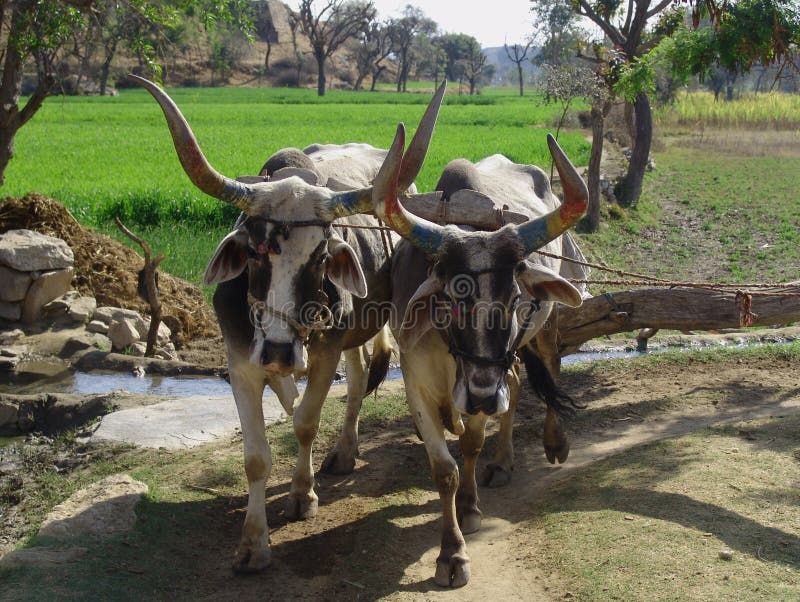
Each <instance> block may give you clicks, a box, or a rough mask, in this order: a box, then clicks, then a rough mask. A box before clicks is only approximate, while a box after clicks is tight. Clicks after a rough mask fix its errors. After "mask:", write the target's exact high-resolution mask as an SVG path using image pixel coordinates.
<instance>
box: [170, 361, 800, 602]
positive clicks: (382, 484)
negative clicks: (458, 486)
mask: <svg viewBox="0 0 800 602" xmlns="http://www.w3.org/2000/svg"><path fill="white" fill-rule="evenodd" d="M739 361H741V360H739ZM566 380H567V381H568V382H567V387H568V389H569V390H570V391H571V392H572V393H573V394H574V395H576V396H579V397H580V398H582V399H584V400H585V401H588V402H589V407H588V408H587V409H586V410H584V411H582V412H581V414H580V416H579V417H578V418H577V419H576V420H575V421H573V423H572V424H571V425H570V427H569V430H570V431H571V432H570V436H571V441H572V452H571V455H570V458H569V460H568V462H567V464H566V465H564V466H562V467H552V466H550V465H549V464H547V462H546V460H545V458H544V455H543V453H542V450H541V440H540V433H541V413H540V410H539V407H538V406H537V405H536V404H534V403H531V402H530V394H529V392H527V391H526V392H525V393H524V399H525V400H527V401H526V402H524V403H523V407H522V408H521V410H520V412H519V415H518V421H517V426H516V429H515V437H514V440H515V445H516V458H517V460H516V468H515V473H514V478H513V481H512V483H511V484H510V485H509V486H508V487H505V488H501V489H490V490H482V492H481V498H482V502H481V508H482V510H483V512H484V523H483V528H482V530H481V531H480V532H479V533H477V534H475V535H470V536H468V537H467V545H468V549H469V553H470V556H471V558H472V565H473V566H472V580H471V581H470V583H469V584H468V585H467V586H466V587H465V588H463V589H461V590H455V591H443V590H442V589H440V588H438V587H436V586H435V585H434V584H433V582H432V579H431V577H432V574H433V567H434V560H435V557H436V555H437V553H438V541H439V534H438V525H439V504H438V500H437V496H436V494H435V492H434V491H432V485H431V481H430V476H429V469H428V465H427V459H426V457H425V453H424V449H423V447H422V444H421V443H420V442H419V441H418V440H417V439H416V437H415V436H414V435H413V429H412V428H411V425H410V422H409V421H408V420H403V421H400V422H399V423H392V424H391V425H390V426H389V427H387V428H386V429H383V430H380V431H378V430H375V431H372V432H367V433H365V434H364V435H363V437H362V445H361V458H360V460H359V462H358V465H357V467H356V471H355V473H354V474H352V475H349V476H346V477H329V476H326V475H318V477H317V481H318V486H317V492H318V494H319V496H320V511H319V515H318V517H317V518H316V519H314V520H311V521H306V522H301V523H289V522H287V521H286V520H285V519H284V518H283V516H282V507H283V500H284V498H285V496H286V494H287V492H288V486H289V478H290V474H291V464H290V461H289V460H288V459H280V460H279V461H278V464H277V466H276V468H275V471H274V477H273V478H272V479H271V483H270V486H269V488H268V491H267V495H268V502H267V503H268V516H269V520H270V524H271V526H272V546H273V553H274V555H273V559H274V560H273V566H272V567H271V568H270V570H269V571H268V572H267V573H265V574H263V575H257V576H253V577H246V578H241V577H234V576H233V575H232V574H231V573H230V571H229V569H228V566H227V564H228V560H229V558H230V557H231V554H232V551H233V549H234V548H235V545H236V542H237V538H238V530H239V528H240V526H241V521H242V519H243V513H242V510H241V509H242V508H243V506H244V498H240V499H236V500H229V499H218V500H217V501H216V502H215V503H213V504H212V506H213V507H212V508H209V509H208V512H209V513H212V512H213V513H215V514H217V516H218V518H219V520H218V521H216V522H214V523H213V525H214V529H213V532H203V533H191V535H190V540H189V541H187V544H188V545H190V546H191V548H192V549H193V550H195V552H194V553H196V554H197V561H198V564H197V567H196V571H193V574H192V575H191V576H189V575H183V576H179V579H178V581H177V582H175V581H173V584H174V585H175V587H176V589H177V592H176V594H177V595H178V597H181V596H182V595H184V596H186V597H187V598H188V597H191V598H193V599H205V600H212V599H213V600H234V599H236V600H241V599H255V598H263V596H264V595H268V596H269V598H270V599H276V600H284V599H313V600H333V599H342V600H344V599H348V600H350V599H359V600H377V599H389V600H440V599H442V600H446V599H456V598H457V599H459V600H482V601H483V600H487V599H494V600H504V601H505V600H528V601H530V600H549V599H555V598H557V597H558V596H559V595H560V594H558V592H557V591H556V590H557V576H549V575H543V574H542V573H541V570H540V569H539V568H538V566H537V560H536V554H537V551H536V550H535V549H533V548H532V547H531V546H529V545H525V543H526V529H529V527H528V526H527V525H526V523H525V521H526V519H527V518H529V517H530V515H531V512H532V510H533V509H534V508H535V507H536V500H537V496H538V494H539V493H541V492H542V491H544V490H545V488H546V487H547V486H548V484H550V483H552V482H554V480H555V479H563V478H567V477H568V476H569V475H570V473H571V472H572V471H574V470H575V469H577V468H580V467H584V466H586V465H588V464H590V463H592V462H595V461H597V460H598V459H600V458H603V457H606V456H608V455H611V454H616V453H620V452H623V451H624V450H626V449H629V448H630V447H632V446H635V445H640V444H644V443H648V442H652V441H655V440H658V439H661V438H664V437H670V436H675V435H680V434H683V433H687V432H690V431H694V430H698V429H701V428H704V427H706V426H708V425H710V424H715V423H719V422H722V421H733V420H743V419H750V418H756V417H764V416H775V415H786V414H790V413H795V412H800V369H799V368H798V367H797V366H795V365H793V364H792V363H791V362H790V361H788V360H782V359H775V358H772V359H761V360H755V361H753V362H752V363H750V364H742V363H738V362H737V361H731V362H723V363H713V364H702V363H692V362H690V365H675V364H664V365H653V366H643V365H641V364H636V363H634V364H631V365H630V367H627V368H624V369H614V370H613V371H605V370H603V369H596V370H584V371H580V372H578V373H576V374H572V375H568V376H567V377H566ZM494 440H495V437H494V434H492V435H490V437H489V438H488V440H487V448H488V449H486V450H485V451H484V458H488V457H490V453H491V452H492V448H493V445H494ZM452 449H453V453H454V455H455V454H456V443H455V441H453V442H452ZM487 452H489V453H487ZM320 456H321V454H319V453H318V454H317V457H320ZM456 457H458V456H457V455H456ZM548 588H554V589H548ZM181 592H182V593H181Z"/></svg>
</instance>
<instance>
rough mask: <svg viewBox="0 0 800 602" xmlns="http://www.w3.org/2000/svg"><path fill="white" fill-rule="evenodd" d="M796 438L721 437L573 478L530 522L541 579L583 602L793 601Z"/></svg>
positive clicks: (734, 432) (736, 429) (752, 433)
mask: <svg viewBox="0 0 800 602" xmlns="http://www.w3.org/2000/svg"><path fill="white" fill-rule="evenodd" d="M798 428H800V418H798V417H796V416H795V417H792V418H772V419H768V420H759V421H753V422H748V423H740V424H736V425H724V426H719V427H713V428H708V429H705V430H703V431H699V432H697V433H693V434H691V435H687V436H684V437H680V438H677V439H669V440H665V441H661V442H658V443H655V444H652V445H648V446H646V447H643V448H636V449H634V450H631V451H629V452H626V453H625V454H620V455H618V456H614V457H612V458H610V459H608V460H605V461H602V462H599V463H596V464H593V465H592V467H591V468H590V469H586V470H580V471H577V473H574V474H573V475H571V476H570V479H569V480H568V481H565V482H563V483H561V484H559V485H556V486H555V487H553V488H552V489H550V490H549V491H548V492H547V493H546V494H545V500H544V501H543V503H542V506H541V509H540V510H539V512H538V513H537V514H538V515H537V516H536V517H535V518H534V519H533V520H532V521H531V523H529V528H530V529H531V530H534V531H536V532H537V533H538V534H539V535H540V540H539V541H538V542H537V543H538V544H539V545H541V546H542V549H541V550H540V553H539V554H537V558H538V559H540V560H542V562H543V563H544V564H545V567H544V571H545V574H547V573H548V571H556V572H557V573H558V575H559V584H558V587H559V588H560V589H563V590H566V591H567V592H569V593H570V594H571V596H570V597H571V598H572V599H575V600H582V601H590V600H633V599H638V600H720V599H735V600H753V601H760V600H791V599H795V597H796V594H797V588H798V586H800V560H799V559H800V556H799V555H798V551H800V530H798V526H797V522H796V518H797V507H798V506H797V505H798V503H799V502H800V495H798V492H797V489H796V488H795V487H793V486H792V485H791V483H793V482H794V481H796V480H797V479H798V477H800V467H799V466H798V464H797V459H796V458H795V457H794V455H793V451H792V449H793V448H794V447H795V446H796V445H797V438H796V433H797V429H798ZM742 433H745V435H743V434H742ZM794 453H796V450H795V451H794ZM697 483H704V486H703V487H701V488H699V487H697ZM792 517H794V520H793V519H792ZM727 549H730V550H732V551H733V559H732V560H729V561H725V560H722V559H720V557H719V552H720V551H721V550H727ZM587 550H591V551H592V552H591V555H589V556H587Z"/></svg>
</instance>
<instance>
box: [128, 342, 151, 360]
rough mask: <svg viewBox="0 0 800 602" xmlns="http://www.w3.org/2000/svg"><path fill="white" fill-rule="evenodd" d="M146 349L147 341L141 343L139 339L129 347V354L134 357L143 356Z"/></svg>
mask: <svg viewBox="0 0 800 602" xmlns="http://www.w3.org/2000/svg"><path fill="white" fill-rule="evenodd" d="M146 351H147V343H142V342H141V341H139V342H138V343H134V344H133V345H131V347H130V354H131V355H133V356H135V357H144V354H145V352H146Z"/></svg>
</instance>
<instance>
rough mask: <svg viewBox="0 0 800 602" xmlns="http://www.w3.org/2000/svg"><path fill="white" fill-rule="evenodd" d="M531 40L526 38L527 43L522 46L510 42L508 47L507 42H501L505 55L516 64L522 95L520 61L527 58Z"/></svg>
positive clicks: (522, 93)
mask: <svg viewBox="0 0 800 602" xmlns="http://www.w3.org/2000/svg"><path fill="white" fill-rule="evenodd" d="M532 44H533V40H532V39H531V40H528V43H527V44H525V46H523V45H522V44H512V45H511V47H510V48H509V46H508V44H503V48H505V50H506V56H507V57H508V59H509V60H510V61H512V62H513V63H515V64H516V65H517V77H518V78H519V95H520V96H524V90H523V80H522V63H523V62H525V59H527V58H528V51H529V50H530V49H531V45H532Z"/></svg>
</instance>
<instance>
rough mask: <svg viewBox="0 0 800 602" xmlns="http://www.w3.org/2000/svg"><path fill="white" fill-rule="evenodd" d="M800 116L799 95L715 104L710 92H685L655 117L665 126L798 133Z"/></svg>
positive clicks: (751, 97) (771, 95) (756, 96)
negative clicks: (773, 130)
mask: <svg viewBox="0 0 800 602" xmlns="http://www.w3.org/2000/svg"><path fill="white" fill-rule="evenodd" d="M798 115H800V97H798V96H797V95H796V94H794V95H793V94H782V93H780V92H771V93H767V94H749V95H744V96H742V97H739V98H736V99H734V100H732V101H730V102H729V101H726V100H724V98H723V97H720V99H719V100H717V101H715V100H714V95H713V94H712V93H711V92H682V93H679V94H678V96H677V98H676V100H675V102H674V103H673V104H671V105H668V106H666V107H663V108H661V109H659V110H658V111H657V112H656V115H655V117H656V122H657V123H658V124H660V125H662V126H676V125H691V126H695V127H697V128H706V127H723V128H752V127H768V128H774V129H789V130H796V129H797V127H798Z"/></svg>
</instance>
